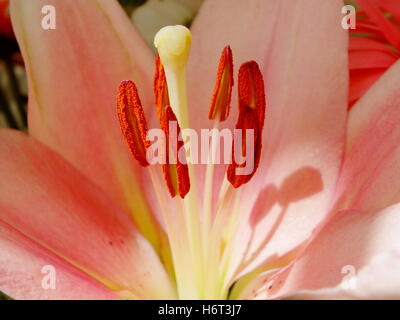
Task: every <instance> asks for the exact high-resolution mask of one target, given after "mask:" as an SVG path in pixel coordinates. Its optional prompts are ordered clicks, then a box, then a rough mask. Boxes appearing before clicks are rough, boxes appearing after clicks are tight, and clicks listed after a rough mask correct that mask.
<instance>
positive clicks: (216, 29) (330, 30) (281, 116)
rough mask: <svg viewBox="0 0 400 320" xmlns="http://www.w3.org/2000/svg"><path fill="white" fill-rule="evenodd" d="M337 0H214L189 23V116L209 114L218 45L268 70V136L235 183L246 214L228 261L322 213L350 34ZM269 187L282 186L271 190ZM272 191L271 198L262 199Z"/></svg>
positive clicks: (301, 232)
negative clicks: (249, 171) (251, 167)
mask: <svg viewBox="0 0 400 320" xmlns="http://www.w3.org/2000/svg"><path fill="white" fill-rule="evenodd" d="M342 6H343V2H342V1H339V0H338V1H336V0H335V1H318V0H317V1H314V0H312V1H293V0H281V1H274V0H271V1H268V0H255V1H250V2H249V1H244V0H238V1H235V5H234V6H232V4H231V1H229V0H212V1H206V2H205V3H204V5H203V7H202V8H201V9H200V13H199V15H198V17H197V19H196V20H195V21H194V23H193V27H192V31H193V49H192V56H191V58H190V68H189V79H190V83H191V85H190V86H189V90H190V97H191V99H190V101H191V102H192V103H193V104H194V103H195V104H196V106H195V107H193V108H192V109H191V113H192V116H193V121H192V122H194V119H196V124H197V125H199V126H204V125H205V123H206V122H205V121H202V120H201V119H206V114H207V111H206V110H207V108H208V105H209V99H208V98H207V93H210V94H211V93H212V89H213V82H212V81H208V79H213V77H214V76H215V75H214V73H215V70H216V67H217V63H218V59H217V57H219V52H220V50H221V49H222V48H223V47H224V46H225V45H227V44H229V45H230V46H231V48H232V51H233V59H234V64H235V70H237V67H236V66H238V65H240V64H241V63H243V62H246V61H248V60H255V61H257V62H258V63H259V64H260V68H261V70H262V73H263V76H264V80H265V91H266V95H267V110H266V114H265V119H266V120H265V121H266V122H265V129H264V137H263V141H265V144H264V148H263V151H262V155H261V163H260V167H259V171H258V172H257V173H256V175H255V176H254V178H253V180H254V181H251V182H250V183H249V184H248V185H246V186H245V187H244V188H243V190H242V201H241V205H240V208H239V210H238V212H240V213H241V215H242V217H243V221H242V222H240V223H239V224H240V226H241V227H240V230H239V231H238V232H237V234H238V235H239V236H238V238H237V239H236V242H235V244H234V245H232V246H233V247H234V248H235V249H234V251H235V252H234V255H235V256H236V257H233V258H232V259H233V261H231V263H230V265H233V266H234V265H237V264H239V263H240V261H238V260H240V259H241V258H242V257H243V255H244V253H245V251H246V247H248V250H247V251H248V252H247V253H248V254H247V258H248V257H252V256H253V253H256V255H257V257H258V259H257V261H255V263H258V264H259V263H261V262H262V261H263V260H264V259H266V257H268V256H270V255H273V254H277V255H283V254H285V253H286V252H288V251H290V250H291V249H293V248H294V247H296V246H298V245H299V243H301V242H302V241H303V240H305V239H306V238H307V237H309V236H310V235H311V232H312V230H313V228H314V227H315V226H316V225H317V224H318V223H319V222H320V221H321V220H322V219H323V218H324V217H325V213H326V210H327V208H328V205H329V201H330V198H331V194H332V192H333V189H334V186H335V182H336V179H337V175H338V171H339V166H340V162H341V157H342V150H343V142H344V134H345V122H346V109H347V97H348V75H347V68H348V61H347V49H348V35H347V32H346V31H345V30H343V29H342V27H341V18H342V15H341V8H342ZM221 12H224V14H221ZM239 21H240V23H238V22H239ZM322 43H323V44H324V45H321V44H322ZM235 96H237V88H234V92H233V97H235ZM209 97H210V96H209ZM236 110H237V106H235V104H233V106H232V115H231V119H230V121H235V120H236V115H237V111H236ZM206 125H207V124H206ZM208 126H209V124H208ZM217 177H218V176H217ZM221 180H222V179H221ZM271 189H278V190H279V191H280V192H278V193H275V195H268V191H269V190H271ZM269 196H272V197H273V199H271V201H268V200H266V201H264V204H262V203H263V201H261V200H262V198H265V197H269ZM257 197H258V198H259V199H258V200H259V201H257ZM271 202H272V205H270V204H271ZM267 204H268V205H267ZM252 211H253V212H252ZM253 215H255V216H257V219H256V221H257V223H255V224H253V223H252V221H254V219H252V218H251V217H252V216H253ZM289 235H290V236H289ZM266 242H268V245H267V246H266ZM247 258H246V259H247ZM235 260H236V261H235Z"/></svg>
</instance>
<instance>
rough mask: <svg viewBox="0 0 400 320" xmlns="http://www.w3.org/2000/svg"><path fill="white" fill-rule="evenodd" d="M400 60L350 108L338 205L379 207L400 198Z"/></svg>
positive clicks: (339, 206)
mask: <svg viewBox="0 0 400 320" xmlns="http://www.w3.org/2000/svg"><path fill="white" fill-rule="evenodd" d="M399 83H400V61H398V62H397V63H395V64H394V65H393V66H392V67H391V68H390V69H389V70H388V71H387V72H385V74H384V75H383V76H382V77H381V78H380V79H379V80H378V81H377V82H376V83H375V84H374V85H373V86H372V87H371V88H370V89H369V90H368V92H367V93H366V94H365V95H364V96H363V97H362V98H361V99H360V100H359V101H358V102H357V104H356V105H355V106H354V108H352V109H351V111H350V114H349V121H348V135H347V146H346V152H345V159H344V163H343V168H342V170H341V174H340V179H339V182H338V187H337V190H336V209H337V210H342V209H355V210H368V211H369V210H373V211H378V210H380V209H383V208H385V207H387V206H389V205H391V204H394V203H397V202H399V201H400V193H399V190H400V179H399V177H400V166H399V163H400V146H399V141H400V125H399V123H400V113H399V112H398V110H399V104H400V94H399V92H400V85H399Z"/></svg>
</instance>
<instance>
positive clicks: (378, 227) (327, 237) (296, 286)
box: [242, 204, 400, 298]
mask: <svg viewBox="0 0 400 320" xmlns="http://www.w3.org/2000/svg"><path fill="white" fill-rule="evenodd" d="M399 232H400V205H398V204H397V205H394V206H392V207H389V208H386V209H384V210H382V211H380V212H371V213H365V212H352V211H344V212H341V213H339V214H336V215H335V216H334V217H333V218H332V219H331V220H330V221H329V223H328V224H327V225H326V226H325V227H323V228H322V229H321V230H320V232H318V233H316V236H315V238H314V239H313V241H312V242H311V243H310V245H309V246H308V248H307V249H306V251H305V252H304V254H302V256H301V257H300V258H299V259H298V260H296V261H295V262H293V264H291V265H290V266H289V267H287V268H285V269H282V270H281V271H280V272H278V273H275V274H274V275H272V276H269V275H268V274H267V275H266V277H265V279H264V284H263V286H260V287H258V289H257V290H256V298H277V297H278V298H279V297H287V296H288V295H289V296H291V295H298V294H301V292H302V291H304V290H318V289H323V288H333V287H338V288H340V290H343V292H342V294H343V295H344V298H345V297H346V295H345V293H346V294H347V295H349V296H351V295H353V297H354V298H356V297H358V298H373V297H380V298H383V297H384V296H385V295H387V296H393V294H394V293H395V292H397V296H398V293H399V292H400V278H399V274H398V272H397V271H396V272H395V271H394V270H396V268H398V267H399V266H400V243H399V241H397V239H398V234H399ZM391 270H393V272H390V271H391ZM379 271H380V272H381V273H382V274H381V275H380V276H377V274H378V273H379ZM352 276H356V279H355V280H354V279H352V280H351V278H352ZM258 281H259V280H258ZM259 282H260V281H259ZM333 293H334V292H331V294H333ZM328 296H329V295H328ZM251 297H254V294H253V295H252V296H250V295H248V296H247V298H251ZM337 297H339V296H336V298H337ZM242 298H243V297H242Z"/></svg>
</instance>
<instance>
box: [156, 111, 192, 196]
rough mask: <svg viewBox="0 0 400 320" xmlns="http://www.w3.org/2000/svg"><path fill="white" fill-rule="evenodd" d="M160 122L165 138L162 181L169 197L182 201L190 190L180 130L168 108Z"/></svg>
mask: <svg viewBox="0 0 400 320" xmlns="http://www.w3.org/2000/svg"><path fill="white" fill-rule="evenodd" d="M160 120H161V121H160V122H161V129H162V130H163V131H164V134H165V138H166V141H165V146H166V148H165V149H166V150H165V164H163V165H162V169H163V174H164V179H165V182H166V184H167V187H168V191H169V193H170V194H171V196H172V197H175V196H176V194H179V195H180V197H181V198H182V199H183V198H184V197H185V196H186V194H187V193H188V192H189V190H190V179H189V170H188V166H187V164H186V155H185V147H184V143H183V141H182V139H181V138H180V136H181V129H180V126H179V123H178V120H177V118H176V116H175V114H174V112H173V110H172V108H171V107H170V106H166V107H165V109H164V110H163V112H162V113H161V119H160Z"/></svg>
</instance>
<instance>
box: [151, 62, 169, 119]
mask: <svg viewBox="0 0 400 320" xmlns="http://www.w3.org/2000/svg"><path fill="white" fill-rule="evenodd" d="M154 103H155V104H156V106H157V115H158V118H159V119H160V118H161V113H162V112H163V110H164V109H165V107H166V106H168V105H170V102H169V96H168V86H167V78H166V76H165V71H164V67H163V65H162V63H161V59H160V56H159V55H157V59H156V72H155V75H154Z"/></svg>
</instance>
